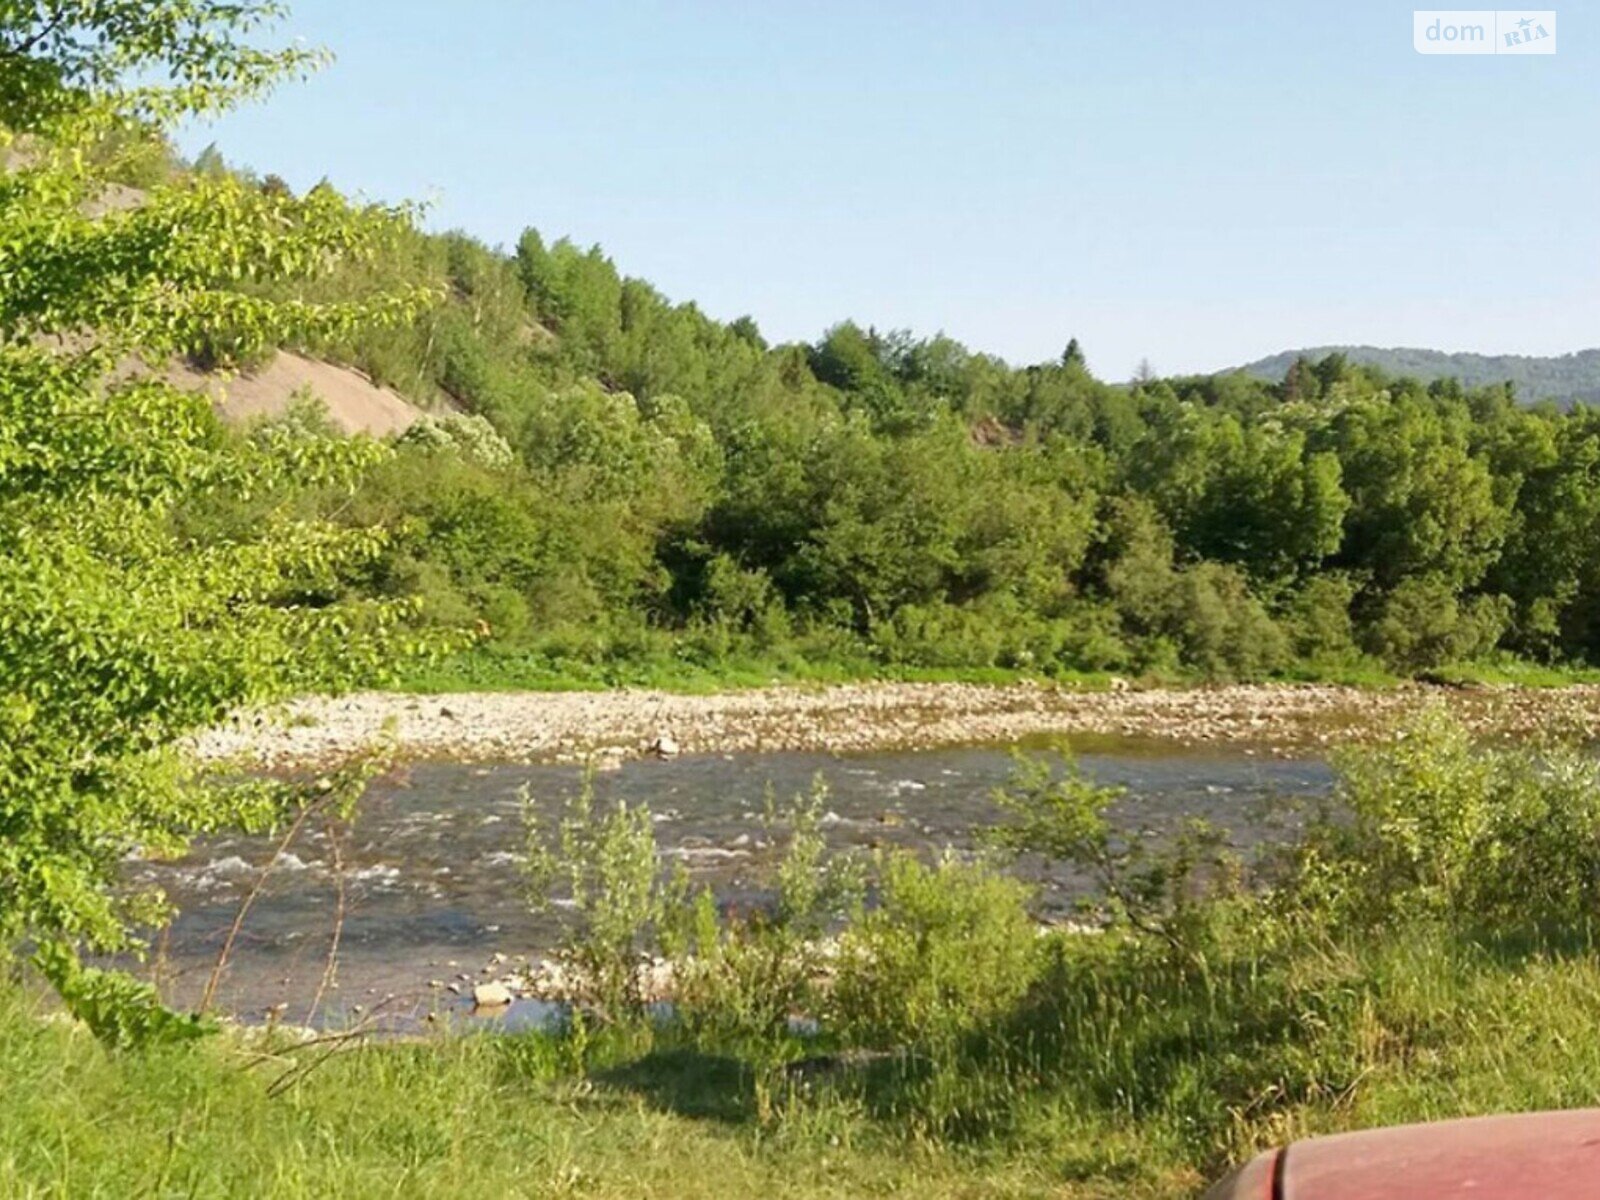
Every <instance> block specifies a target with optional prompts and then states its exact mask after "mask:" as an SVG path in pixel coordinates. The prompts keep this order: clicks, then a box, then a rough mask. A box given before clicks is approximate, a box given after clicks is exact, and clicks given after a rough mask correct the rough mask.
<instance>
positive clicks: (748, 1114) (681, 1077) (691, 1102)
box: [593, 1049, 756, 1125]
mask: <svg viewBox="0 0 1600 1200" xmlns="http://www.w3.org/2000/svg"><path fill="white" fill-rule="evenodd" d="M593 1079H594V1082H595V1083H596V1084H598V1085H599V1086H601V1087H606V1088H615V1089H618V1090H623V1091H629V1092H633V1093H634V1094H635V1095H637V1096H639V1097H641V1098H642V1099H643V1100H644V1101H645V1102H646V1103H648V1104H650V1105H651V1106H653V1107H655V1108H658V1109H661V1110H663V1111H666V1112H672V1113H676V1114H677V1115H679V1116H683V1117H695V1118H699V1119H701V1120H710V1121H721V1122H723V1123H725V1124H730V1125H736V1124H742V1123H744V1122H746V1121H750V1120H753V1119H754V1118H755V1114H756V1099H755V1072H754V1071H753V1070H752V1069H751V1068H750V1067H749V1066H748V1065H747V1064H745V1063H743V1062H740V1061H739V1060H738V1059H736V1058H730V1057H728V1056H726V1055H720V1054H706V1053H704V1052H702V1051H699V1050H688V1049H678V1050H656V1051H652V1052H651V1053H649V1054H646V1055H645V1056H644V1057H643V1058H639V1059H635V1060H634V1061H632V1062H629V1063H624V1064H622V1065H621V1066H616V1067H608V1068H606V1069H605V1070H601V1071H597V1072H596V1073H595V1074H594V1075H593Z"/></svg>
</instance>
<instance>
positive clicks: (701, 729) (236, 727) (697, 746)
mask: <svg viewBox="0 0 1600 1200" xmlns="http://www.w3.org/2000/svg"><path fill="white" fill-rule="evenodd" d="M1430 704H1443V705H1445V706H1446V707H1448V708H1449V709H1451V710H1452V711H1454V712H1455V713H1456V714H1457V715H1458V716H1459V717H1460V718H1461V719H1462V720H1463V721H1464V722H1465V723H1466V724H1467V725H1468V726H1469V727H1471V728H1472V729H1474V730H1476V731H1478V732H1480V733H1483V734H1487V735H1504V736H1528V735H1531V734H1536V733H1540V732H1556V731H1561V732H1580V733H1588V734H1592V733H1593V732H1594V731H1595V730H1596V729H1597V728H1600V686H1594V685H1583V686H1574V687H1565V688H1492V689H1482V690H1457V689H1451V688H1438V687H1424V686H1410V687H1402V688H1395V689H1392V690H1384V691H1367V690H1362V689H1357V688H1347V687H1334V686H1328V685H1321V684H1307V685H1292V684H1258V685H1238V686H1227V687H1208V688H1190V689H1171V690H1149V691H1144V690H1135V689H1125V690H1117V691H1110V692H1104V691H1096V692H1087V691H1079V690H1074V689H1070V688H1056V687H1049V686H1040V685H1031V684H1030V685H1010V686H1003V687H988V686H980V685H975V684H917V683H871V684H849V685H841V686H837V687H828V688H771V689H764V690H756V691H742V692H728V693H722V694H717V695H702V696H686V695H675V694H671V693H666V692H653V691H633V690H628V691H614V692H512V693H481V694H459V695H447V696H417V695H405V694H392V693H376V692H373V693H361V694H357V695H352V696H345V697H340V698H337V699H327V698H310V699H304V700H298V701H294V702H292V703H290V704H288V705H285V706H282V707H281V708H279V709H276V710H273V711H271V712H264V713H247V714H242V715H240V716H238V717H236V718H234V719H233V720H232V721H230V722H228V723H227V724H226V725H224V726H222V727H219V728H217V729H214V730H211V731H209V732H208V733H206V734H204V735H202V736H201V737H199V738H198V739H196V743H195V745H196V749H197V750H198V752H199V753H200V755H201V757H203V758H205V759H208V760H221V759H232V758H238V757H243V758H244V759H245V760H247V761H250V762H253V763H255V764H258V765H261V766H267V767H284V766H291V765H308V764H316V763H321V762H328V761H332V760H334V759H337V758H339V757H341V756H343V755H346V754H349V753H351V752H353V751H356V750H359V749H361V748H362V747H363V746H366V745H370V744H371V743H373V742H375V741H377V740H379V739H380V738H382V737H384V736H389V737H392V738H393V739H394V741H395V743H396V745H397V747H398V750H399V753H400V754H401V756H402V757H404V758H409V759H455V760H462V761H483V762H490V761H507V762H525V763H536V762H582V761H586V760H588V761H595V762H598V763H600V764H602V765H603V764H606V763H614V762H618V761H621V760H623V759H627V758H633V757H639V756H644V755H648V754H651V753H654V752H657V751H658V750H663V749H664V750H665V751H666V752H668V753H684V754H732V753H750V752H761V751H777V750H822V751H831V752H836V753H847V752H852V751H866V750H899V749H928V748H932V747H937V746H952V745H976V744H984V743H1005V742H1017V741H1022V740H1026V739H1029V738H1036V737H1040V736H1045V735H1050V734H1065V735H1076V736H1085V735H1098V736H1113V737H1133V738H1144V739H1152V740H1156V741H1164V742H1169V743H1171V744H1172V745H1173V746H1174V747H1191V748H1192V747H1196V746H1204V745H1207V744H1224V745H1230V744H1231V745H1243V746H1248V747H1255V748H1259V749H1260V750H1261V751H1263V752H1266V753H1280V754H1281V753H1290V752H1293V751H1297V750H1298V751H1305V750H1314V749H1316V748H1318V747H1322V746H1327V745H1331V744H1336V743H1339V742H1347V741H1359V740H1364V739H1370V738H1372V737H1375V736H1378V735H1381V734H1382V733H1383V732H1385V731H1386V730H1390V729H1392V728H1394V726H1395V724H1396V723H1397V722H1398V721H1401V720H1403V719H1404V718H1405V717H1406V716H1408V715H1410V714H1413V713H1415V712H1417V711H1419V710H1421V709H1423V708H1425V707H1427V706H1428V705H1430Z"/></svg>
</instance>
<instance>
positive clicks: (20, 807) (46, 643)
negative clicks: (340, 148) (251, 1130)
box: [0, 0, 415, 1042]
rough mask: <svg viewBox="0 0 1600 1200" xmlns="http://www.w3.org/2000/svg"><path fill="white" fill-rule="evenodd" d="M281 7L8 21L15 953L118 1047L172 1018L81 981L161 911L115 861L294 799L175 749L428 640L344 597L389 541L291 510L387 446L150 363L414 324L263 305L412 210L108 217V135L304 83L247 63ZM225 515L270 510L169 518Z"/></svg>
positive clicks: (9, 631)
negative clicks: (230, 344)
mask: <svg viewBox="0 0 1600 1200" xmlns="http://www.w3.org/2000/svg"><path fill="white" fill-rule="evenodd" d="M276 12H277V10H276V7H275V6H273V5H270V4H254V3H245V4H216V3H209V2H207V0H193V2H190V0H171V2H170V3H158V4H154V5H151V4H94V5H58V4H42V5H31V4H28V5H21V6H18V5H9V6H5V7H4V8H0V59H3V61H4V63H5V73H4V78H5V81H6V83H5V86H4V89H3V93H0V106H3V111H0V120H3V121H4V124H5V126H6V128H7V130H8V133H7V135H6V136H7V137H10V138H21V139H24V149H25V151H26V153H25V154H23V155H22V156H21V158H20V159H19V161H17V162H16V163H14V164H13V165H12V167H11V169H9V170H8V171H6V173H5V174H3V175H0V280H3V281H4V286H3V288H0V949H3V951H4V952H6V953H9V952H10V951H11V950H12V949H13V948H15V947H17V946H18V945H19V944H22V943H24V942H30V941H31V942H33V943H35V944H36V945H37V946H39V947H40V950H39V954H40V960H39V961H40V962H41V963H42V964H43V965H44V966H45V967H46V968H47V971H48V974H49V976H50V978H51V979H52V980H53V981H54V982H55V983H56V985H57V986H58V987H59V988H60V989H61V991H62V995H63V997H64V998H65V999H66V1000H67V1001H68V1002H69V1003H71V1004H73V1005H74V1006H76V1007H77V1008H78V1009H79V1011H80V1012H82V1013H83V1015H85V1016H86V1017H87V1018H88V1019H89V1020H90V1021H91V1024H93V1025H94V1026H95V1027H96V1028H97V1030H99V1031H100V1032H102V1033H103V1034H104V1035H105V1036H106V1037H108V1038H109V1039H111V1040H113V1041H119V1042H120V1041H127V1040H131V1039H136V1038H138V1037H141V1036H144V1035H150V1036H165V1035H166V1034H168V1033H170V1032H171V1031H172V1030H173V1029H174V1028H175V1026H174V1025H173V1024H172V1022H171V1021H169V1020H167V1018H165V1017H163V1016H161V1015H159V1014H158V1013H156V1012H155V1011H154V1010H153V1009H151V1007H150V1002H149V997H148V996H145V995H143V994H142V993H140V992H138V991H137V989H134V988H132V986H131V985H129V984H128V983H127V982H126V981H123V980H120V979H118V978H117V977H115V976H111V975H106V974H104V973H100V972H95V971H87V970H84V969H81V968H79V967H77V966H76V965H75V960H74V958H73V950H72V947H74V946H76V945H80V944H81V945H86V946H88V947H91V948H93V949H96V950H116V949H122V948H126V947H128V946H129V945H130V942H131V940H132V932H133V930H132V927H133V926H135V925H137V924H140V923H144V922H147V921H149V920H151V919H154V918H156V917H158V916H160V915H161V909H160V905H159V898H157V897H149V896H127V895H125V894H123V893H120V892H118V891H116V890H114V889H113V887H112V886H111V885H112V883H113V881H114V878H115V875H116V869H117V864H118V862H119V861H120V860H121V859H122V858H123V857H124V856H125V855H127V854H129V853H133V852H139V853H144V854H155V855H161V854H172V853H177V852H180V851H181V850H182V849H183V847H184V845H185V844H186V842H187V839H188V838H189V837H190V836H191V835H193V834H195V833H198V832H202V831H205V830H211V829H217V828H220V827H223V826H228V825H242V826H244V827H246V828H254V829H259V828H262V827H264V826H266V825H268V824H270V823H271V822H273V821H274V820H275V819H277V818H278V817H279V816H280V815H281V814H282V812H283V808H284V797H283V795H282V794H281V793H279V792H277V791H276V790H274V789H271V788H267V787H263V786H238V785H221V784H217V783H215V782H213V781H209V780H207V779H205V778H202V777H200V776H199V775H198V774H197V773H196V772H195V771H194V770H193V769H192V768H191V767H189V766H187V765H186V764H185V762H184V760H183V759H182V757H181V755H180V754H179V753H178V752H177V750H176V748H175V747H176V744H177V741H178V739H179V738H181V737H182V736H183V735H184V734H187V733H189V732H192V731H195V730H197V729H200V728H203V727H205V726H207V725H209V724H212V723H214V722H216V721H218V720H219V719H220V718H221V717H222V716H224V715H225V714H226V713H228V712H229V711H230V710H231V709H233V708H235V707H236V706H238V705H240V704H244V703H250V702H259V701H263V700H268V699H271V698H273V697H277V696H281V695H284V694H286V693H288V692H290V691H292V690H296V689H300V688H306V687H328V686H339V685H340V684H342V683H345V682H348V681H351V680H354V679H358V678H369V677H372V676H373V675H374V674H375V673H377V672H379V671H380V670H381V668H382V667H383V665H384V664H386V663H387V662H388V661H390V660H391V659H392V658H393V657H394V655H395V654H396V653H397V652H398V651H399V649H400V648H401V646H402V644H403V643H404V642H405V641H406V639H407V637H408V635H405V634H403V632H402V631H401V628H400V621H401V618H402V617H403V615H404V612H405V605H404V604H397V603H395V602H389V601H381V600H379V601H356V600H348V601H343V602H338V603H330V600H331V599H332V597H331V595H330V593H331V592H332V591H333V590H334V587H335V584H336V581H337V580H338V579H339V578H340V577H341V576H342V575H344V574H346V573H348V572H350V571H351V570H353V569H355V568H356V567H357V566H358V565H359V564H362V563H368V562H371V561H372V560H373V559H374V557H375V556H376V555H377V554H378V552H379V547H380V545H381V535H380V534H379V533H376V532H373V531H367V530H359V529H353V528H347V527H340V526H337V525H335V524H333V523H331V522H328V521H324V520H315V519H304V518H301V517H297V516H296V515H295V514H294V513H293V511H292V510H291V508H290V507H289V506H288V505H286V504H284V503H283V502H282V497H283V496H285V495H286V494H290V493H296V492H299V491H302V490H304V489H307V488H327V489H330V490H333V491H338V490H345V491H348V489H349V488H350V487H351V486H352V485H353V484H354V483H355V481H356V480H357V479H358V478H359V477H360V476H361V474H362V473H363V472H364V471H366V470H368V469H370V468H371V466H372V465H373V464H375V463H377V462H378V461H380V460H381V459H382V458H383V457H384V456H385V451H384V450H382V449H381V448H380V447H378V446H375V445H373V444H371V443H370V442H350V441H345V440H343V439H333V438H329V437H322V436H315V434H314V433H312V434H309V435H308V434H305V433H304V431H302V434H301V435H296V436H278V437H272V436H263V437H256V438H239V437H233V436H230V435H228V434H227V433H225V432H224V431H223V430H222V429H221V428H219V427H218V425H217V424H216V421H215V419H214V418H213V416H212V415H211V412H210V410H209V406H208V404H207V402H206V401H205V400H204V399H203V398H202V397H199V396H196V395H192V394H189V393H186V392H183V391H180V390H177V389H175V388H174V387H173V386H171V385H170V384H168V383H167V382H165V381H164V379H163V378H162V377H161V376H160V375H159V374H156V373H155V372H153V371H150V370H147V369H144V368H142V367H141V366H140V365H139V364H140V362H143V363H151V364H157V365H159V364H164V363H165V362H166V361H167V360H168V359H169V358H170V357H171V356H173V355H176V354H180V353H183V352H185V351H186V350H187V349H188V348H189V347H191V346H193V345H195V344H197V343H199V342H201V341H204V340H206V339H208V338H211V337H213V336H215V335H216V334H217V333H218V332H219V331H222V330H226V331H228V333H229V335H230V337H232V339H233V340H234V342H235V343H236V344H238V345H240V346H243V347H247V348H248V347H251V346H261V345H271V344H277V343H280V342H282V341H285V340H290V339H293V338H302V337H312V336H321V337H327V336H335V335H338V334H340V333H348V332H349V331H351V330H353V329H355V328H356V327H357V325H359V324H361V323H364V322H368V321H375V320H376V321H381V320H384V319H389V318H393V317H395V316H398V315H402V314H405V313H408V312H410V311H412V310H413V309H414V307H415V297H414V296H413V295H411V294H397V295H376V296H372V297H369V298H361V299H350V300H346V301H342V302H338V303H330V304H319V303H315V302H311V301H307V300H302V299H298V298H294V297H290V298H285V299H274V298H270V297H266V296H263V295H260V294H257V293H256V292H253V291H252V290H251V289H252V288H253V286H254V285H255V284H257V283H258V282H260V281H262V280H267V279H271V280H273V281H274V282H275V284H277V285H278V286H285V287H287V286H292V285H293V283H294V281H296V280H301V279H310V278H315V277H316V276H318V275H319V274H322V273H325V272H326V271H327V270H328V269H329V267H330V265H331V264H334V263H337V262H340V261H343V260H348V259H350V258H354V257H360V256H361V255H364V254H373V253H376V252H378V251H379V250H381V248H382V247H383V246H384V245H385V243H386V242H387V240H388V239H389V238H391V237H392V236H393V234H394V231H395V230H396V229H398V228H399V227H400V215H399V214H398V213H396V212H393V211H389V210H381V209H358V208H355V207H353V206H351V205H349V204H348V203H346V202H345V201H344V200H343V199H342V198H341V197H339V196H338V195H337V194H335V193H334V192H333V190H332V189H331V188H319V189H316V190H314V191H313V192H312V193H310V194H308V195H307V196H305V197H303V198H299V199H296V198H294V197H292V196H290V195H288V194H287V193H285V192H281V191H263V190H260V189H256V188H251V187H249V186H247V185H246V184H245V183H244V182H243V181H241V180H240V179H238V178H235V177H233V176H230V175H227V174H215V175H184V176H179V177H175V178H173V179H171V180H167V181H160V182H157V183H156V185H155V186H154V187H153V188H152V189H151V190H150V191H149V193H148V194H147V195H146V196H145V197H144V202H143V203H142V204H140V205H138V206H135V207H132V208H111V209H109V210H102V208H103V206H97V205H96V204H94V203H92V201H93V200H94V199H95V197H96V196H97V194H98V193H99V191H100V190H101V189H103V188H104V187H105V186H106V185H107V184H108V182H110V181H111V179H112V178H113V176H114V175H115V174H116V168H117V162H118V152H117V150H116V147H117V146H118V145H120V144H122V143H119V142H118V141H117V140H116V139H117V138H118V137H120V136H122V135H124V134H127V133H128V131H130V130H139V129H150V128H153V129H156V130H159V129H160V128H162V127H164V126H165V125H166V124H168V123H170V122H171V121H174V120H176V119H179V118H180V117H183V116H186V115H193V114H197V113H203V112H211V111H215V110H216V109H218V108H219V107H221V106H225V105H227V104H229V103H232V102H234V101H236V100H238V99H240V98H242V97H244V96H247V95H251V94H254V93H256V92H258V91H260V90H261V89H263V88H265V87H267V86H269V85H271V84H272V83H273V82H274V81H275V80H277V79H279V78H281V77H283V76H285V75H289V74H294V73H296V72H298V71H300V70H301V69H303V68H304V67H305V66H306V65H307V63H308V62H309V61H310V60H309V59H308V57H307V55H306V53H305V52H303V51H301V50H298V49H290V50H286V51H281V52H272V51H264V50H261V49H259V48H257V47H256V45H255V44H254V39H253V37H252V35H253V34H254V32H255V31H256V30H257V29H258V27H259V26H260V24H261V23H262V22H263V21H265V20H267V19H269V18H271V17H273V16H275V15H276ZM108 139H110V142H109V144H110V145H111V147H112V149H111V151H109V152H107V151H106V149H105V148H106V147H107V145H108ZM135 142H137V139H133V142H129V143H128V144H134V143H135ZM235 497H238V498H252V497H253V498H256V499H258V500H259V501H260V503H261V510H260V512H259V513H257V514H256V519H255V520H254V521H253V522H252V523H251V525H250V526H249V527H248V528H244V527H241V528H238V529H235V530H232V531H230V532H229V533H228V534H227V535H226V536H220V537H208V538H206V539H204V540H200V539H196V538H195V537H193V536H192V535H191V532H190V531H188V530H186V529H185V528H184V526H183V525H182V523H181V522H180V521H178V520H177V517H178V515H179V514H180V513H181V512H182V511H183V510H184V509H185V508H186V507H191V506H197V505H203V504H206V503H210V502H212V501H213V500H221V499H222V498H235Z"/></svg>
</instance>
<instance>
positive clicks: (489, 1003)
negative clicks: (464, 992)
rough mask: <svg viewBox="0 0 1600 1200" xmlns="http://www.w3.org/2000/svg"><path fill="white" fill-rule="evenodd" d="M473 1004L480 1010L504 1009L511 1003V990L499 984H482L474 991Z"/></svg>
mask: <svg viewBox="0 0 1600 1200" xmlns="http://www.w3.org/2000/svg"><path fill="white" fill-rule="evenodd" d="M472 1002H473V1004H475V1005H477V1006H478V1007H479V1008H504V1007H505V1006H506V1005H508V1004H510V1003H511V989H510V988H508V987H506V985H505V984H503V983H499V982H494V983H480V984H479V985H478V986H477V987H475V988H473V989H472Z"/></svg>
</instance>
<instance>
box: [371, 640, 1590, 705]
mask: <svg viewBox="0 0 1600 1200" xmlns="http://www.w3.org/2000/svg"><path fill="white" fill-rule="evenodd" d="M1117 678H1119V676H1117V675H1116V674H1115V673H1113V672H1107V671H1065V672H1064V671H1055V672H1051V673H1049V674H1041V673H1040V672H1038V671H1024V670H1017V669H1011V668H1006V667H915V666H904V665H902V666H894V665H887V664H885V663H883V662H881V661H877V660H875V659H872V658H870V657H867V656H858V657H848V656H847V657H837V656H835V657H818V658H813V657H809V656H807V655H804V654H801V653H790V654H755V653H751V654H739V653H734V654H729V655H726V656H723V657H716V658H706V657H702V656H698V655H693V654H688V653H679V652H676V651H675V650H674V647H673V645H672V643H671V642H670V641H668V640H665V639H664V640H663V642H662V644H661V645H659V646H653V647H651V648H650V650H649V652H647V653H640V654H633V655H626V656H621V657H615V658H598V659H597V658H590V657H573V656H571V655H565V654H560V653H552V652H547V651H541V650H513V649H507V648H504V647H493V646H490V647H481V648H477V649H473V650H468V651H464V652H461V653H457V654H452V655H449V656H447V657H444V658H442V659H440V660H438V661H434V662H428V663H419V664H413V665H408V666H406V667H404V668H403V669H402V671H401V673H400V674H399V675H398V676H397V677H396V678H395V679H394V680H393V681H392V685H391V686H392V687H393V688H394V689H395V690H397V691H402V692H415V693H419V694H429V695H439V694H447V693H452V692H521V691H527V692H558V691H605V690H608V689H612V688H649V689H653V690H660V691H668V692H679V693H684V694H688V695H698V694H705V693H710V692H722V691H735V690H741V689H747V688H761V687H772V686H775V685H807V684H815V685H827V684H839V683H867V682H894V683H985V684H996V685H1003V684H1012V683H1030V682H1037V683H1050V684H1056V685H1060V686H1067V687H1072V688H1075V689H1079V690H1084V691H1096V690H1104V689H1106V688H1108V687H1110V686H1112V681H1113V680H1114V679H1117ZM1413 678H1414V677H1412V676H1407V675H1404V674H1397V673H1396V672H1394V671H1392V670H1390V669H1388V668H1386V667H1385V666H1383V664H1381V663H1379V662H1377V661H1376V660H1363V659H1357V660H1351V661H1339V662H1328V663H1321V664H1318V663H1301V664H1297V665H1296V666H1294V667H1293V668H1291V669H1288V670H1285V671H1282V672H1279V673H1276V674H1273V675H1271V676H1268V677H1266V681H1267V682H1283V683H1323V684H1335V685H1340V686H1347V687H1364V688H1374V689H1384V688H1392V687H1397V686H1399V685H1401V684H1403V683H1407V682H1410V681H1411V680H1412V679H1413ZM1415 678H1420V679H1422V680H1424V681H1426V682H1432V683H1438V684H1444V685H1447V686H1457V687H1473V686H1490V687H1498V686H1514V687H1538V688H1553V687H1567V686H1570V685H1573V684H1583V683H1600V670H1595V669H1592V668H1589V667H1579V666H1551V665H1546V664H1542V663H1535V662H1525V661H1521V660H1517V659H1511V658H1505V659H1496V660H1492V661H1486V662H1480V663H1465V664H1460V665H1456V666H1451V667H1448V668H1440V669H1438V670H1433V671H1428V672H1425V673H1424V674H1423V675H1421V676H1418V677H1415ZM1133 681H1134V682H1136V683H1137V685H1138V686H1141V687H1198V686H1203V685H1205V684H1208V683H1216V682H1219V681H1218V680H1217V679H1215V678H1213V677H1209V676H1206V675H1203V674H1200V673H1197V672H1193V671H1159V672H1150V673H1145V674H1141V675H1137V676H1135V677H1133Z"/></svg>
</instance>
